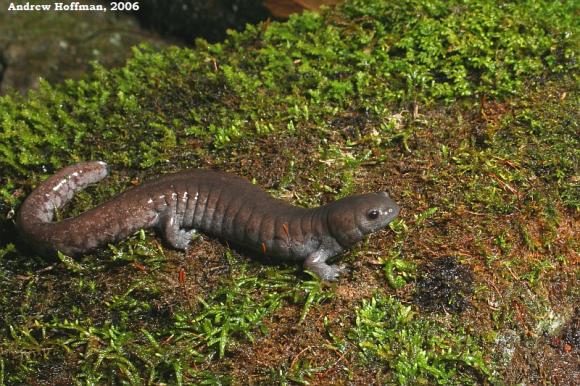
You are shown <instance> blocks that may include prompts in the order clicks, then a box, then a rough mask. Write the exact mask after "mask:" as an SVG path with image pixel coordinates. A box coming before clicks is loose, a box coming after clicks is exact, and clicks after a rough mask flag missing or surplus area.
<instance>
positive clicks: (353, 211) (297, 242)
mask: <svg viewBox="0 0 580 386" xmlns="http://www.w3.org/2000/svg"><path fill="white" fill-rule="evenodd" d="M108 173H109V170H108V167H107V164H106V163H104V162H101V161H90V162H82V163H78V164H75V165H72V166H68V167H65V168H63V169H61V170H59V171H57V172H56V173H55V174H53V175H52V176H50V177H49V178H48V179H47V180H45V181H44V182H42V183H41V184H40V185H39V186H38V187H37V188H36V189H34V190H33V191H32V192H31V193H30V195H29V196H28V197H27V198H26V199H25V201H24V202H23V204H22V205H21V207H20V209H19V211H18V214H17V217H16V227H17V229H18V230H19V233H20V235H21V237H22V239H23V240H24V241H25V242H27V243H28V244H29V245H31V246H32V247H33V248H34V250H35V251H36V252H38V253H39V254H41V255H54V254H55V253H56V252H57V251H61V252H62V253H64V254H66V255H71V256H77V255H81V254H85V253H87V252H90V251H93V250H95V249H97V248H99V247H102V246H104V245H107V244H108V243H114V242H116V241H119V240H121V239H123V238H125V237H127V236H129V235H131V234H133V233H134V232H136V231H138V230H140V229H147V228H156V229H157V230H158V231H159V233H160V235H161V236H162V238H163V239H164V240H165V241H166V242H167V244H168V245H169V246H170V247H173V248H175V249H179V250H185V249H187V248H188V245H189V243H190V241H191V239H192V236H193V234H194V233H195V232H197V231H200V232H203V233H205V234H208V235H210V236H213V237H216V238H219V239H222V240H225V241H229V242H232V243H233V244H235V245H238V246H240V247H242V248H246V249H249V250H251V251H254V252H255V253H258V254H262V255H265V256H268V257H270V258H273V259H275V261H278V260H290V261H296V262H302V263H303V265H304V267H305V268H306V269H309V270H311V271H313V272H315V273H316V274H318V275H319V276H320V277H321V278H322V279H325V280H336V279H337V278H338V277H339V275H340V273H341V271H342V269H343V268H342V267H339V266H337V265H329V264H328V263H327V260H328V259H330V258H331V257H333V256H336V255H338V254H340V253H342V252H344V251H346V250H347V249H349V248H350V247H352V246H353V245H354V244H355V243H357V242H359V241H361V240H362V239H363V237H364V236H365V235H367V234H369V233H372V232H375V231H377V230H380V229H382V228H384V227H386V226H387V224H389V223H390V222H391V221H392V220H393V219H394V218H395V217H396V216H397V215H398V214H399V210H400V208H399V206H398V205H397V204H396V203H395V202H394V201H393V200H392V199H391V198H390V197H389V195H388V194H387V193H386V192H376V193H367V194H361V195H355V196H349V197H345V198H342V199H339V200H337V201H334V202H331V203H329V204H327V205H323V206H320V207H317V208H303V207H298V206H294V205H291V204H289V203H287V202H285V201H282V200H279V199H276V198H274V197H272V196H270V195H269V194H268V193H267V192H265V191H264V190H262V189H260V188H259V187H257V186H256V185H254V184H252V183H250V182H249V181H247V180H246V179H244V178H241V177H238V176H236V175H233V174H229V173H225V172H220V171H214V170H203V169H194V170H186V171H182V172H177V173H174V174H165V175H162V176H161V177H159V178H158V179H154V180H151V181H148V182H145V183H143V184H141V185H139V186H136V187H133V188H130V189H128V190H126V191H125V192H123V193H121V194H119V195H118V196H116V197H114V198H112V199H111V200H109V201H107V202H105V203H103V204H101V205H98V206H97V207H95V208H93V209H90V210H88V211H86V212H84V213H81V214H80V215H78V216H76V217H72V218H67V219H63V220H61V221H53V219H54V212H55V210H58V209H60V208H62V207H63V206H64V205H65V204H66V203H67V202H69V201H70V200H71V199H72V198H73V196H74V194H75V193H76V192H78V191H80V190H82V189H84V188H85V187H86V186H87V185H89V184H93V183H96V182H98V181H100V180H102V179H103V178H105V177H106V176H107V175H108Z"/></svg>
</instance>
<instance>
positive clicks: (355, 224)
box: [328, 192, 400, 248]
mask: <svg viewBox="0 0 580 386" xmlns="http://www.w3.org/2000/svg"><path fill="white" fill-rule="evenodd" d="M328 209H329V213H328V226H329V229H330V233H331V234H332V236H333V237H334V238H335V239H336V241H338V243H339V244H340V245H341V246H342V247H345V248H348V247H350V246H351V245H353V244H354V243H356V242H358V241H360V240H362V239H363V237H364V236H365V235H368V234H369V233H372V232H375V231H378V230H380V229H383V228H384V227H386V226H387V225H388V224H389V223H390V222H391V221H393V220H394V219H395V217H397V215H398V214H399V211H400V207H399V205H397V203H396V202H395V201H393V200H392V199H391V198H390V197H389V195H388V194H387V192H377V193H368V194H361V195H357V196H350V197H345V198H343V199H341V200H338V201H335V202H333V203H331V204H329V205H328Z"/></svg>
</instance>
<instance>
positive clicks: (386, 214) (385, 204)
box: [355, 192, 401, 235]
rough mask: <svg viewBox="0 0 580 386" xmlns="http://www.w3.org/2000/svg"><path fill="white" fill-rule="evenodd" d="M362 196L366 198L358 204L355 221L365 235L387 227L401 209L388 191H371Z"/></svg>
mask: <svg viewBox="0 0 580 386" xmlns="http://www.w3.org/2000/svg"><path fill="white" fill-rule="evenodd" d="M361 197H363V198H364V200H362V202H361V203H359V205H358V206H359V208H358V210H357V213H356V214H355V221H356V223H357V225H358V227H359V229H360V230H361V231H362V233H363V234H365V235H366V234H369V233H372V232H375V231H377V230H379V229H382V228H384V227H386V226H387V225H388V224H389V223H390V222H391V221H393V220H394V219H395V217H397V216H398V215H399V211H400V210H401V208H400V207H399V205H397V203H396V202H395V201H393V200H392V199H391V197H389V194H388V193H387V192H377V193H369V194H365V195H363V196H361Z"/></svg>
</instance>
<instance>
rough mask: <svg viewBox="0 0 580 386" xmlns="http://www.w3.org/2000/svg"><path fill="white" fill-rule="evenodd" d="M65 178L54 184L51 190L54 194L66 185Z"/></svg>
mask: <svg viewBox="0 0 580 386" xmlns="http://www.w3.org/2000/svg"><path fill="white" fill-rule="evenodd" d="M66 181H67V180H66V178H65V179H63V180H61V181H60V182H59V183H58V184H56V186H55V187H54V188H52V190H54V191H55V192H56V191H58V190H59V189H60V188H61V187H62V186H63V185H64V184H66Z"/></svg>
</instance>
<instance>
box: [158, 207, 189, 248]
mask: <svg viewBox="0 0 580 386" xmlns="http://www.w3.org/2000/svg"><path fill="white" fill-rule="evenodd" d="M159 229H160V231H161V235H162V236H163V238H164V239H165V241H166V242H167V244H169V246H171V247H172V248H175V249H179V250H186V249H187V247H188V246H189V244H190V243H191V240H192V238H193V237H194V235H195V234H196V231H195V229H191V230H189V231H186V230H185V229H183V228H180V224H179V221H178V220H177V216H176V215H175V213H174V212H172V211H165V212H164V213H162V214H161V215H160V220H159Z"/></svg>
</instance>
